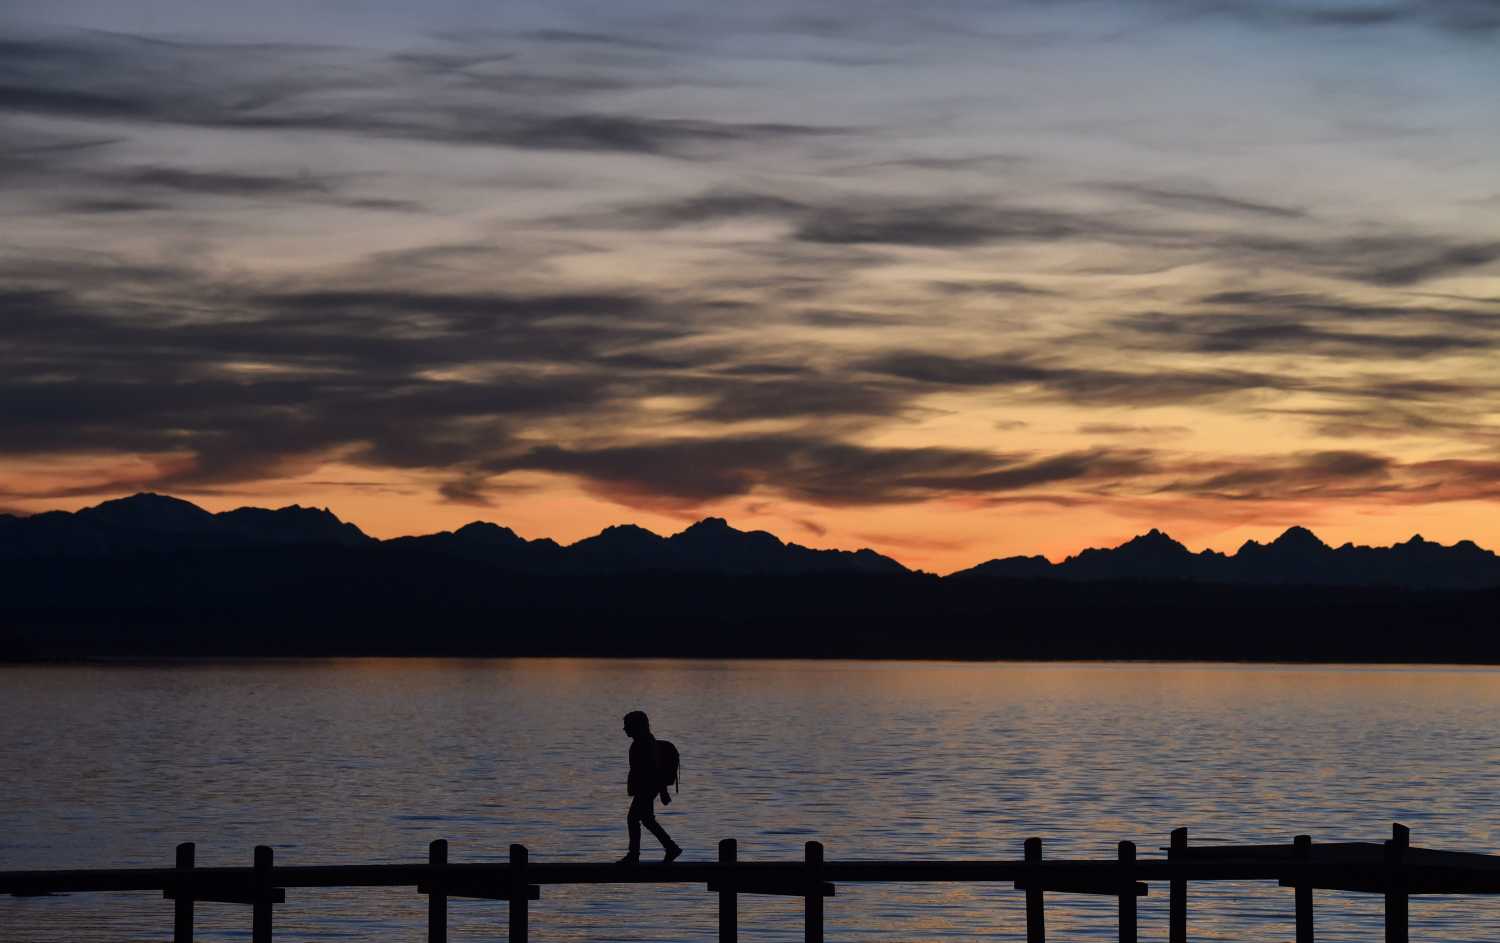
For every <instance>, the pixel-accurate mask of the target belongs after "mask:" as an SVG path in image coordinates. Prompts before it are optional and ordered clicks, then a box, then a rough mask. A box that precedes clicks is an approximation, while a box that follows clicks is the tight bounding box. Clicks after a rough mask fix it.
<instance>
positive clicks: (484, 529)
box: [453, 521, 526, 544]
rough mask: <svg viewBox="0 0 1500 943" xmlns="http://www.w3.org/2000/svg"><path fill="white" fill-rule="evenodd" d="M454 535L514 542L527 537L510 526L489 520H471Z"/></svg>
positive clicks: (473, 539) (522, 540)
mask: <svg viewBox="0 0 1500 943" xmlns="http://www.w3.org/2000/svg"><path fill="white" fill-rule="evenodd" d="M453 535H454V536H455V537H461V538H463V539H464V540H472V541H478V542H483V543H498V544H514V543H525V542H526V540H525V538H523V537H521V536H520V535H519V534H517V533H516V532H515V531H513V530H511V529H510V528H509V527H505V526H503V525H500V524H493V523H491V522H489V521H470V522H469V523H467V524H465V525H464V526H462V527H460V528H459V529H458V530H456V531H454V532H453Z"/></svg>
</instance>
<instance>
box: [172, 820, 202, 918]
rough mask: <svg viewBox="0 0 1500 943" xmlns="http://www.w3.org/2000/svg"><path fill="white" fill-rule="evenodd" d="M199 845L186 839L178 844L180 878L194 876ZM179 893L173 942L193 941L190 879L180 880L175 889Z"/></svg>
mask: <svg viewBox="0 0 1500 943" xmlns="http://www.w3.org/2000/svg"><path fill="white" fill-rule="evenodd" d="M196 854H197V846H196V845H194V844H193V843H192V842H190V841H185V842H183V843H182V844H180V845H178V846H177V874H178V876H179V877H180V878H184V879H189V878H191V877H192V871H193V859H194V857H195V856H196ZM174 893H175V894H176V895H177V897H176V900H175V901H174V902H173V910H174V912H173V915H172V943H193V891H192V886H191V884H190V883H189V882H188V880H180V881H178V883H177V887H176V888H175V889H174Z"/></svg>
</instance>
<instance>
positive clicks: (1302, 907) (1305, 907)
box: [1292, 835, 1313, 943]
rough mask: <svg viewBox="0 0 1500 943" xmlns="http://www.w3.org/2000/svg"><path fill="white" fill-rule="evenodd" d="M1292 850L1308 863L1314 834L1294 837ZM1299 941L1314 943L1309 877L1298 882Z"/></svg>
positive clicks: (1302, 860)
mask: <svg viewBox="0 0 1500 943" xmlns="http://www.w3.org/2000/svg"><path fill="white" fill-rule="evenodd" d="M1292 850H1293V853H1294V854H1295V855H1296V857H1297V860H1298V861H1299V862H1301V863H1302V864H1304V865H1306V864H1308V863H1310V862H1311V861H1312V836H1310V835H1298V836H1297V837H1296V838H1293V839H1292ZM1295 893H1296V895H1297V943H1313V889H1312V885H1311V884H1309V883H1308V881H1307V878H1305V877H1304V878H1303V879H1302V880H1300V881H1298V882H1297V886H1296V891H1295Z"/></svg>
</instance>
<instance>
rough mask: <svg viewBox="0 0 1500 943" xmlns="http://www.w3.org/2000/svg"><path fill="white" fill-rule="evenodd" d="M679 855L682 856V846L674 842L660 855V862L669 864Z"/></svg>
mask: <svg viewBox="0 0 1500 943" xmlns="http://www.w3.org/2000/svg"><path fill="white" fill-rule="evenodd" d="M681 856H682V846H681V845H675V844H674V845H673V846H672V847H671V848H668V849H667V853H666V854H665V855H663V856H662V859H661V863H662V864H671V863H672V862H674V861H676V860H677V859H678V858H679V857H681Z"/></svg>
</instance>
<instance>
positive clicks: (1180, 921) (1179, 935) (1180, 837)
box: [1167, 828, 1188, 943]
mask: <svg viewBox="0 0 1500 943" xmlns="http://www.w3.org/2000/svg"><path fill="white" fill-rule="evenodd" d="M1187 844H1188V831H1187V829H1185V828H1174V829H1172V843H1171V851H1170V852H1168V854H1167V858H1168V860H1171V858H1173V857H1174V856H1176V855H1178V853H1180V852H1185V851H1187ZM1180 857H1183V858H1185V857H1186V856H1185V855H1181V856H1180ZM1171 890H1172V893H1171V900H1170V901H1169V904H1168V913H1167V939H1168V941H1169V943H1187V881H1186V880H1184V879H1183V878H1173V879H1172V885H1171Z"/></svg>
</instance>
